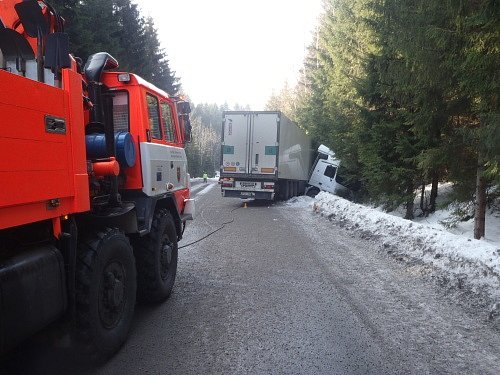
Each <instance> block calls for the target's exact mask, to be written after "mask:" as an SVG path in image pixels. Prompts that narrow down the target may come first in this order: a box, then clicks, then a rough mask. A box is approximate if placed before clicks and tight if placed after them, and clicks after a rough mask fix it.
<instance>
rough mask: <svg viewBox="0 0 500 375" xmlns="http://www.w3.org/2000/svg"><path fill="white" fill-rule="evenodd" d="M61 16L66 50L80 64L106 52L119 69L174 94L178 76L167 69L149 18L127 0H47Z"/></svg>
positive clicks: (163, 53)
mask: <svg viewBox="0 0 500 375" xmlns="http://www.w3.org/2000/svg"><path fill="white" fill-rule="evenodd" d="M50 4H51V5H52V6H53V7H54V8H55V9H56V10H57V11H58V12H59V13H60V15H61V16H62V17H63V18H64V19H65V21H66V23H65V25H66V32H67V33H68V34H69V39H70V51H71V52H72V53H73V54H74V55H75V56H77V57H79V58H81V59H82V61H83V63H85V62H86V61H87V58H88V57H89V56H90V55H92V54H94V53H96V52H102V51H105V52H108V53H109V54H111V55H112V56H113V57H114V58H116V59H117V60H118V62H119V63H120V69H121V70H123V71H130V72H134V73H137V74H138V75H140V76H141V77H142V78H144V79H146V80H147V81H149V82H151V83H153V84H154V85H155V86H157V87H159V88H161V89H162V90H164V91H166V92H167V93H169V94H170V95H175V94H177V93H178V91H179V90H180V82H179V78H178V77H176V76H175V72H173V71H172V70H171V69H170V66H169V62H168V59H167V54H166V52H165V51H164V50H163V49H162V47H161V45H160V42H159V39H158V34H157V29H156V27H155V25H154V22H153V19H152V18H149V17H148V18H145V17H143V16H142V15H141V14H140V12H139V9H138V7H137V4H134V3H133V2H132V1H131V0H51V1H50Z"/></svg>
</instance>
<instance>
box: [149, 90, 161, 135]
mask: <svg viewBox="0 0 500 375" xmlns="http://www.w3.org/2000/svg"><path fill="white" fill-rule="evenodd" d="M146 99H147V102H148V116H149V130H150V131H151V137H152V138H154V139H161V129H160V114H159V112H158V99H157V98H156V97H154V96H153V95H150V94H146Z"/></svg>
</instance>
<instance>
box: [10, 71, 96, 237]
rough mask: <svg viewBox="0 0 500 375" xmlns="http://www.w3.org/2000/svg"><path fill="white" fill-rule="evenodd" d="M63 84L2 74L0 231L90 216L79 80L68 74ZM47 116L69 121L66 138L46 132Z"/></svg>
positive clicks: (78, 77)
mask: <svg viewBox="0 0 500 375" xmlns="http://www.w3.org/2000/svg"><path fill="white" fill-rule="evenodd" d="M64 81H65V90H63V89H59V88H55V87H52V86H49V85H46V84H43V83H39V82H36V81H33V80H30V79H27V78H24V77H20V76H16V75H13V74H10V73H8V72H4V71H0V82H1V86H0V87H1V88H0V117H1V118H2V122H1V124H0V185H1V186H2V188H1V189H0V229H2V228H7V227H11V226H15V225H22V224H26V223H30V222H35V221H39V220H46V219H51V218H55V217H57V216H60V215H65V214H69V213H73V212H78V211H83V210H88V207H89V202H88V201H89V195H88V179H87V175H86V161H85V137H84V126H83V106H82V89H81V77H80V76H79V75H78V74H77V73H75V72H70V71H66V72H65V73H64ZM47 115H49V116H54V117H57V118H60V119H63V120H64V121H65V123H66V131H65V133H64V134H56V133H51V132H47V131H46V126H45V118H46V116H47ZM75 185H76V190H77V191H75ZM75 197H76V198H77V199H75ZM50 199H59V206H58V207H56V208H52V207H51V208H49V207H48V206H47V202H48V201H49V200H50Z"/></svg>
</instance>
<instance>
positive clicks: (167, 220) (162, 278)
mask: <svg viewBox="0 0 500 375" xmlns="http://www.w3.org/2000/svg"><path fill="white" fill-rule="evenodd" d="M132 243H133V247H134V252H135V257H136V259H137V289H138V298H139V300H141V301H143V302H161V301H164V300H166V299H167V298H168V297H169V296H170V293H171V292H172V289H173V287H174V282H175V275H176V272H177V258H178V248H177V232H176V230H175V223H174V219H173V217H172V215H171V214H170V212H169V211H168V210H166V209H159V210H157V211H156V213H155V216H154V218H153V223H152V224H151V232H150V233H149V234H147V235H146V236H144V237H140V238H136V239H134V240H133V242H132Z"/></svg>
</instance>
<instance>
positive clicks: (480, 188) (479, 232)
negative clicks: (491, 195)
mask: <svg viewBox="0 0 500 375" xmlns="http://www.w3.org/2000/svg"><path fill="white" fill-rule="evenodd" d="M483 171H484V165H483V163H482V162H481V157H479V163H478V166H477V178H476V204H475V212H474V238H475V239H477V240H479V239H480V238H482V237H484V233H485V216H486V179H485V178H484V176H483Z"/></svg>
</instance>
